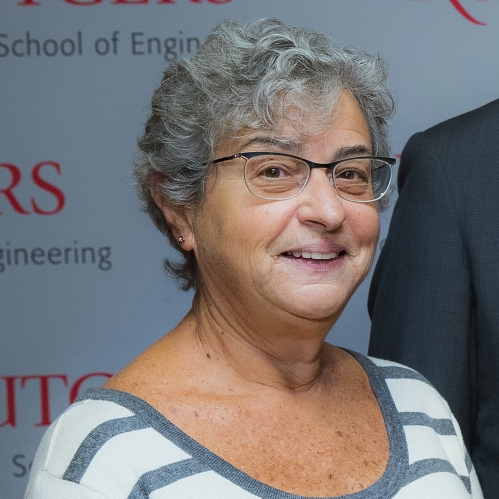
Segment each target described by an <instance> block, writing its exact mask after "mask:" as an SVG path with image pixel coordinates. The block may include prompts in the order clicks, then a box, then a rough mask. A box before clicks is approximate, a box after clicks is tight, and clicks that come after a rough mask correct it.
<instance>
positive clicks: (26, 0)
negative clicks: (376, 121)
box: [17, 0, 40, 5]
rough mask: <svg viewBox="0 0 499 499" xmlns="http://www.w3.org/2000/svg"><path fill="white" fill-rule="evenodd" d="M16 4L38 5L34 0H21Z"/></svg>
mask: <svg viewBox="0 0 499 499" xmlns="http://www.w3.org/2000/svg"><path fill="white" fill-rule="evenodd" d="M17 5H40V4H39V3H38V2H37V1H36V0H23V1H22V2H19V3H18V4H17Z"/></svg>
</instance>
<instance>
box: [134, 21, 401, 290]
mask: <svg viewBox="0 0 499 499" xmlns="http://www.w3.org/2000/svg"><path fill="white" fill-rule="evenodd" d="M386 80H387V66H386V63H385V61H384V60H383V59H381V58H380V57H379V55H373V54H368V53H366V52H362V51H360V50H357V49H355V48H352V47H346V46H339V45H335V44H333V43H332V42H331V41H330V39H329V38H328V37H326V36H324V35H321V34H319V33H316V32H314V31H311V30H309V29H304V28H297V27H294V26H288V25H285V24H284V23H282V22H281V21H279V20H276V19H261V20H259V21H253V22H249V23H247V24H238V23H236V22H235V21H224V22H222V23H220V24H218V25H217V26H215V27H214V28H213V29H212V31H211V32H210V34H209V35H208V36H207V37H206V39H205V40H204V41H203V43H202V44H201V45H200V47H199V48H198V50H197V51H196V53H195V54H194V55H192V56H190V57H189V58H187V59H185V60H180V61H177V62H175V63H172V64H171V65H169V66H168V67H167V68H166V70H165V72H164V74H163V78H162V80H161V84H160V85H159V87H158V88H157V89H156V90H155V92H154V94H153V97H152V102H151V114H150V116H149V119H148V120H147V123H146V125H145V131H144V135H143V136H142V137H141V138H140V139H139V141H138V145H139V154H138V156H137V159H136V161H135V166H134V174H135V177H136V179H137V181H138V188H139V192H140V195H141V198H142V200H143V202H144V211H146V212H147V213H148V214H149V216H150V217H151V219H152V220H153V222H154V224H155V225H156V227H157V228H158V229H159V230H160V231H161V232H163V233H164V234H165V235H166V236H167V237H168V239H169V240H170V243H171V244H172V246H174V247H175V248H176V249H177V250H178V251H180V253H181V254H182V256H183V261H182V262H181V263H173V262H170V261H168V260H165V269H166V270H167V272H168V273H170V274H171V275H173V276H174V277H176V278H177V279H178V280H179V284H180V287H181V288H182V289H185V290H188V289H190V288H199V286H200V283H201V281H200V276H199V270H198V266H197V262H196V258H195V256H194V254H193V252H187V251H184V250H182V249H181V248H180V247H179V245H178V244H177V242H176V241H175V238H174V236H173V234H172V229H171V227H170V225H169V224H168V222H167V221H166V220H165V218H164V216H163V213H162V211H161V210H160V209H159V208H158V206H157V205H156V203H155V202H154V199H153V197H152V195H151V189H154V190H155V192H156V193H157V194H158V195H159V196H161V197H162V198H163V199H165V201H166V202H167V203H168V204H170V205H176V206H187V207H196V206H199V204H200V203H201V202H202V200H203V197H204V184H205V179H206V177H207V175H208V173H209V171H210V161H212V160H213V159H214V157H213V155H214V150H215V148H216V147H217V146H218V145H219V144H221V143H222V142H223V141H225V140H230V139H231V138H234V136H235V135H237V134H238V132H241V131H243V130H248V129H249V130H251V129H267V130H269V132H270V131H272V130H273V129H275V128H276V127H277V126H278V124H279V122H280V120H282V117H283V116H286V111H287V110H288V109H291V108H292V109H293V110H294V111H295V112H296V110H298V112H299V113H301V115H302V116H304V117H307V116H312V115H313V117H314V118H315V117H316V116H318V117H320V116H323V117H324V119H325V120H326V119H327V118H329V117H330V114H331V112H332V111H333V109H334V104H335V102H336V98H337V97H338V95H339V93H340V92H341V91H348V92H350V94H351V95H352V96H353V97H354V98H355V100H356V101H357V103H358V105H359V106H360V108H361V110H362V112H363V114H364V117H365V119H366V121H367V124H368V126H369V130H370V135H371V142H372V147H373V154H375V155H381V156H388V154H389V146H388V141H387V121H388V119H389V118H390V117H391V116H392V114H393V110H394V101H393V98H392V96H391V95H390V92H389V91H388V89H387V87H386ZM158 179H160V180H159V181H158Z"/></svg>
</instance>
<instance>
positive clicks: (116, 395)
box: [25, 352, 483, 499]
mask: <svg viewBox="0 0 499 499" xmlns="http://www.w3.org/2000/svg"><path fill="white" fill-rule="evenodd" d="M352 354H353V355H355V357H356V358H357V360H358V361H359V362H360V363H361V364H362V366H363V367H364V369H365V371H366V372H367V375H368V377H369V379H370V382H371V385H372V388H373V391H374V394H375V396H376V397H377V400H378V403H379V405H380V408H381V411H382V414H383V417H384V420H385V425H386V429H387V434H388V439H389V442H390V457H389V460H388V465H387V467H386V470H385V472H384V474H383V475H382V476H381V478H380V479H379V480H378V481H377V482H375V483H374V484H373V485H371V486H370V487H368V488H366V489H364V490H361V491H359V492H356V493H354V494H349V495H345V496H341V497H343V498H348V499H368V498H369V499H371V498H380V499H381V498H383V499H385V498H392V497H393V498H396V499H421V498H424V499H432V498H434V499H437V498H438V499H446V498H449V499H451V498H452V499H460V498H463V499H469V498H470V497H472V498H473V499H480V498H482V497H483V496H482V493H481V490H480V486H479V484H478V480H477V477H476V473H475V471H474V469H473V466H472V464H471V461H470V459H469V456H468V453H467V451H466V449H465V447H464V444H463V440H462V438H461V433H460V430H459V427H458V425H457V423H456V421H455V419H454V417H453V416H452V414H451V412H450V410H449V407H448V405H447V403H446V402H445V401H444V400H443V399H442V398H441V396H440V395H439V394H438V393H437V391H436V390H435V389H434V388H433V387H432V386H431V385H430V384H429V383H428V382H427V381H426V380H425V379H424V378H423V377H422V376H421V375H419V374H418V373H416V372H415V371H413V370H412V369H409V368H407V367H403V366H401V365H399V364H395V363H393V362H388V361H382V360H378V359H372V358H368V357H365V356H363V355H360V354H356V353H353V352H352ZM62 498H65V499H68V498H71V499H124V498H129V499H145V498H150V499H250V498H266V499H305V498H302V497H301V496H297V495H294V494H289V493H287V492H283V491H281V490H277V489H275V488H273V487H270V486H268V485H265V484H264V483H262V482H259V481H258V480H255V479H254V478H252V477H250V476H248V475H246V474H245V473H243V472H242V471H241V470H239V469H237V468H235V467H234V466H232V465H231V464H230V463H228V462H226V461H224V460H223V459H221V458H220V457H218V456H216V455H215V454H213V453H212V452H211V451H209V450H208V449H207V448H205V447H203V446H202V445H201V444H199V443H198V442H197V441H195V440H194V439H192V438H191V437H189V436H188V435H186V434H185V433H184V432H182V431H181V430H180V429H179V428H178V427H177V426H175V425H174V424H173V423H171V422H170V421H168V420H167V419H166V418H165V417H164V416H162V415H161V414H160V413H158V412H157V411H156V410H155V409H154V408H153V407H151V406H150V405H148V404H147V403H146V402H144V401H143V400H141V399H139V398H137V397H135V396H133V395H130V394H127V393H123V392H118V391H114V390H107V389H96V390H90V391H88V392H87V393H85V394H84V395H83V396H82V397H80V398H79V399H78V401H76V402H75V403H74V404H73V405H72V406H71V407H69V408H68V409H67V410H66V411H65V412H64V414H63V415H62V416H60V417H59V418H58V420H57V421H55V422H54V423H53V424H52V426H51V427H50V428H49V429H48V431H47V433H46V435H45V436H44V438H43V440H42V443H41V444H40V447H39V449H38V452H37V455H36V458H35V462H34V463H33V467H32V471H31V476H30V480H29V484H28V489H27V491H26V495H25V499H62Z"/></svg>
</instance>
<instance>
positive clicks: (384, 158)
mask: <svg viewBox="0 0 499 499" xmlns="http://www.w3.org/2000/svg"><path fill="white" fill-rule="evenodd" d="M258 156H286V157H288V158H293V159H298V160H300V161H303V162H304V163H306V164H307V165H308V168H309V171H308V176H307V179H306V181H305V182H304V183H303V186H302V188H301V189H300V190H299V191H298V192H297V193H296V194H293V195H292V196H288V197H286V198H266V197H263V196H258V195H257V194H255V193H254V192H253V191H252V190H251V189H250V188H249V185H248V181H247V180H246V163H247V162H248V160H249V159H251V158H256V157H258ZM238 158H243V159H245V160H246V163H244V182H245V183H246V187H248V190H249V191H250V192H251V194H253V196H256V197H257V198H261V199H268V200H272V201H284V200H286V199H292V198H294V197H296V196H298V195H299V194H300V193H301V192H302V191H303V189H305V187H306V186H307V184H308V181H309V179H310V174H311V173H312V169H313V168H327V169H329V170H331V171H332V172H334V169H335V168H336V167H337V166H338V165H339V164H341V163H344V162H345V161H351V160H353V159H375V160H379V161H383V162H384V163H386V164H388V166H389V167H390V179H389V181H388V184H387V186H386V188H385V189H384V191H383V192H382V193H381V194H380V195H379V196H377V197H376V198H374V199H369V200H363V199H358V200H357V199H355V200H354V199H349V198H345V197H343V196H342V193H341V191H340V190H339V189H338V188H337V187H336V183H335V181H334V175H333V176H332V177H331V178H332V181H333V184H332V185H333V187H334V188H335V190H336V192H337V193H338V195H339V196H340V197H341V198H342V199H345V200H346V201H350V202H352V203H372V202H374V201H379V200H380V199H381V198H382V197H383V196H384V195H385V194H386V193H387V192H388V190H389V189H390V185H391V182H392V174H393V169H392V167H393V165H394V164H395V163H396V162H397V160H396V159H395V158H390V157H387V156H352V157H349V158H344V159H340V160H338V161H333V162H331V163H315V162H314V161H309V160H308V159H304V158H300V157H299V156H293V155H292V154H286V153H282V152H267V151H254V152H238V153H237V154H232V155H231V156H224V157H223V158H218V159H215V160H213V161H211V163H210V164H212V165H214V164H217V163H222V162H223V161H230V160H231V159H238Z"/></svg>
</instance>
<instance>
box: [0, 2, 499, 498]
mask: <svg viewBox="0 0 499 499" xmlns="http://www.w3.org/2000/svg"><path fill="white" fill-rule="evenodd" d="M261 17H277V18H280V19H282V20H283V21H285V22H288V23H293V24H297V25H301V26H306V27H310V28H313V29H316V30H317V31H319V32H322V33H325V34H327V35H329V36H330V37H331V38H332V39H333V40H335V41H337V42H340V43H342V44H348V45H354V46H356V47H359V48H362V49H365V50H368V51H370V52H375V53H376V52H379V53H380V55H381V56H382V57H383V58H385V59H386V60H387V61H388V63H389V67H390V88H391V90H392V91H393V92H394V94H395V96H396V99H397V114H396V117H395V119H394V120H393V122H392V124H391V143H392V146H393V153H394V154H399V153H400V152H401V150H402V148H403V146H404V144H405V143H406V141H407V140H408V138H409V137H410V136H411V135H412V134H413V133H415V132H417V131H420V130H423V129H425V128H427V127H429V126H431V125H433V124H435V123H437V122H439V121H442V120H444V119H446V118H450V117H452V116H454V115H457V114H460V113H462V112H465V111H468V110H471V109H473V108H476V107H478V106H480V105H482V104H485V103H487V102H489V101H491V100H493V99H495V98H498V97H499V51H498V50H497V47H498V36H499V1H497V0H420V1H418V0H377V1H372V0H272V1H269V0H251V1H249V0H2V2H1V4H0V82H1V93H0V119H1V127H2V128H1V133H0V291H1V301H0V331H1V348H0V442H1V445H0V496H1V497H2V498H9V499H11V498H20V497H22V495H23V492H24V489H25V487H26V483H27V475H28V471H29V467H30V463H31V461H32V459H33V456H34V453H35V450H36V447H37V445H38V443H39V441H40V439H41V437H42V434H43V432H44V431H45V430H46V428H47V426H48V425H49V424H50V423H51V422H52V421H53V420H54V419H55V418H56V417H57V416H58V415H59V414H60V413H61V412H62V411H63V410H64V408H65V407H67V405H68V404H69V403H70V402H71V401H73V400H74V399H75V398H76V397H77V396H78V394H79V393H81V392H82V391H83V390H85V389H87V388H90V387H93V386H98V385H100V384H101V383H103V382H104V381H105V380H106V379H107V378H108V377H109V376H111V375H112V374H113V373H115V372H117V371H118V370H119V369H121V368H122V367H123V366H124V365H125V364H127V363H128V362H129V361H130V360H131V359H132V358H133V357H135V356H136V355H137V354H138V353H139V352H141V351H142V350H143V349H144V348H146V347H147V346H148V345H149V344H151V343H152V342H154V341H155V340H157V339H158V338H159V337H161V336H162V335H163V334H164V333H165V332H167V331H168V330H169V329H170V328H172V327H173V326H174V325H175V324H176V323H177V322H178V321H179V320H180V319H181V318H182V317H183V315H184V314H185V313H186V312H187V310H188V309H189V307H190V303H191V299H192V294H190V293H184V292H182V291H179V290H178V289H177V287H176V285H175V283H174V282H172V281H171V280H170V279H169V278H168V277H166V276H165V274H164V273H163V271H162V261H163V258H164V257H165V256H167V255H172V256H173V254H172V253H173V250H171V249H170V248H169V246H168V244H167V242H166V240H165V239H164V237H163V236H162V235H161V234H160V233H159V232H158V231H157V230H156V229H155V228H154V227H153V225H152V223H151V222H150V221H149V219H148V218H147V217H146V215H145V214H143V213H142V212H141V211H140V204H139V202H138V200H137V197H136V194H135V192H134V181H133V178H132V177H131V175H130V170H131V165H132V161H133V158H134V155H135V153H136V139H137V137H138V136H139V135H140V134H141V131H142V127H143V123H144V121H145V119H146V117H147V114H148V106H149V102H150V98H151V95H152V91H153V89H154V88H155V87H156V85H157V84H158V83H159V80H160V76H161V72H162V69H163V68H164V66H165V63H166V61H171V60H176V59H178V58H181V57H184V56H185V55H186V54H188V53H190V52H193V51H194V50H195V49H196V48H197V47H198V45H199V44H200V43H201V40H202V39H203V37H204V36H206V34H207V33H208V31H209V30H210V28H211V27H212V26H213V25H214V24H215V23H216V22H217V21H219V20H222V19H236V20H240V21H247V20H251V19H257V18H261ZM470 168H473V165H470ZM389 219H390V211H388V212H386V213H383V214H382V235H381V239H380V245H381V244H382V243H383V238H384V235H385V234H386V230H387V227H388V223H389ZM429 251H431V249H430V248H429ZM429 257H431V254H430V255H429ZM368 286H369V282H365V283H364V284H363V285H362V286H361V287H360V288H359V290H358V291H357V293H356V294H355V295H354V297H353V298H352V300H351V302H350V304H349V305H348V307H347V309H346V310H345V312H344V314H343V316H342V317H341V319H340V321H339V322H338V323H337V325H336V326H335V327H334V328H333V330H332V331H331V333H330V334H329V337H328V340H329V341H331V342H332V343H335V344H338V345H341V346H345V347H347V348H351V349H354V350H357V351H360V352H363V353H365V352H366V350H367V343H368V337H369V326H370V323H369V318H368V315H367V310H366V300H367V290H368ZM186 362H188V359H186Z"/></svg>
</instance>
